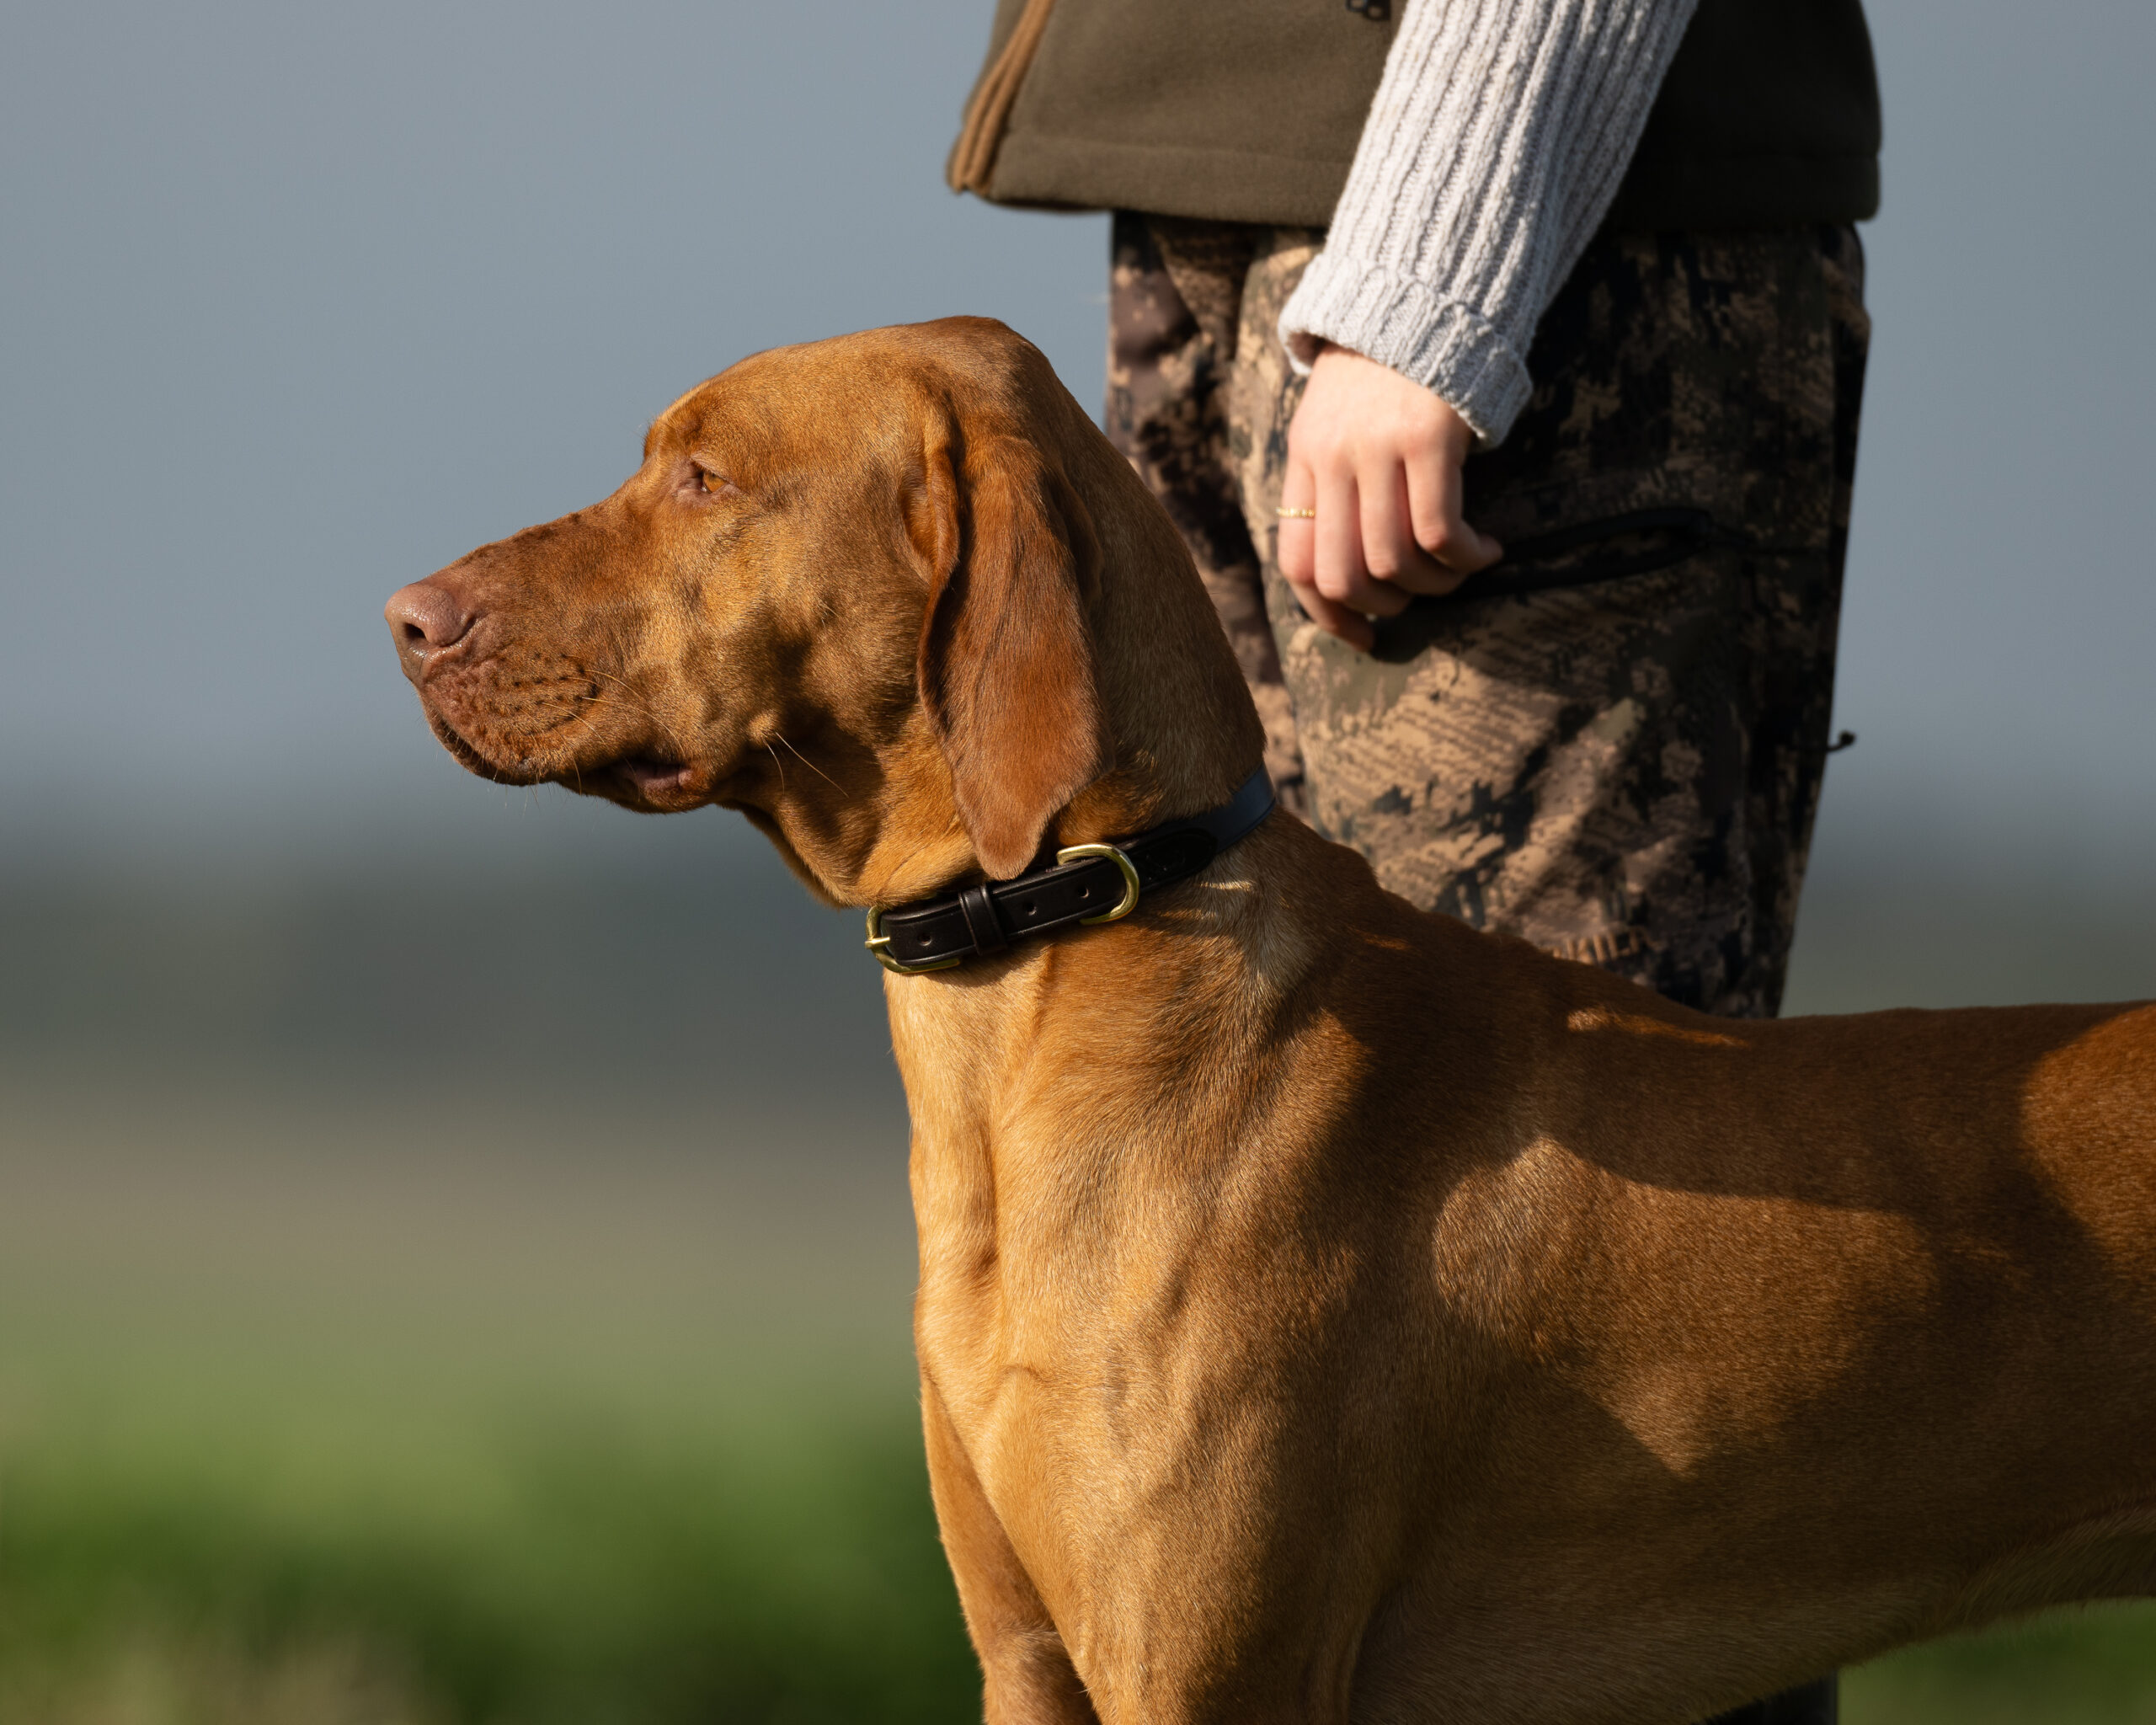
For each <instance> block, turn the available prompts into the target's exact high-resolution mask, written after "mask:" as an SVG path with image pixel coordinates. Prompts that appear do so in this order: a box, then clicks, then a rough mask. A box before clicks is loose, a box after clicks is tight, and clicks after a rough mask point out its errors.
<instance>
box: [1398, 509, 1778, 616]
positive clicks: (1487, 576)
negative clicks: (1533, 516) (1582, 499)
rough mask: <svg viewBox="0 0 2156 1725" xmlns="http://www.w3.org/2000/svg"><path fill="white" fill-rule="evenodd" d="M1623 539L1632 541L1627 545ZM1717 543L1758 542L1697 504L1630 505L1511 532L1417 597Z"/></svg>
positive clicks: (1484, 589) (1448, 596) (1584, 572)
mask: <svg viewBox="0 0 2156 1725" xmlns="http://www.w3.org/2000/svg"><path fill="white" fill-rule="evenodd" d="M1628 540H1629V541H1632V542H1633V543H1631V544H1630V545H1629V546H1628V545H1627V544H1626V543H1625V542H1626V541H1628ZM1603 547H1609V549H1607V550H1606V551H1605V552H1604V554H1603V555H1601V556H1598V557H1587V558H1578V557H1576V553H1580V552H1582V551H1588V550H1596V549H1601V548H1603ZM1722 549H1726V550H1732V551H1758V550H1759V549H1761V547H1760V546H1759V545H1758V542H1756V541H1754V540H1753V537H1752V536H1751V535H1750V534H1748V533H1740V532H1739V531H1737V529H1736V528H1734V527H1726V526H1723V525H1722V524H1721V522H1720V521H1716V519H1715V518H1714V517H1713V516H1712V515H1709V514H1708V513H1707V511H1706V510H1703V509H1684V508H1671V509H1638V510H1632V511H1631V512H1630V514H1628V515H1609V516H1605V517H1604V519H1602V520H1601V521H1582V522H1580V523H1579V524H1578V525H1577V526H1571V527H1560V528H1558V529H1557V530H1556V531H1555V532H1550V533H1538V534H1536V535H1535V536H1534V537H1533V538H1531V539H1521V540H1518V541H1517V542H1514V543H1513V544H1511V545H1508V546H1507V547H1505V554H1504V556H1503V557H1502V558H1500V559H1498V561H1497V562H1496V563H1492V565H1491V566H1490V567H1489V568H1488V569H1484V570H1482V571H1481V572H1480V573H1479V574H1475V575H1472V576H1470V577H1469V578H1468V579H1466V580H1465V581H1462V582H1461V583H1460V585H1458V586H1457V587H1455V588H1454V589H1453V590H1452V591H1451V592H1449V593H1440V594H1433V595H1427V596H1426V597H1424V598H1423V599H1421V600H1418V601H1417V603H1419V604H1437V605H1443V604H1446V603H1449V602H1452V601H1459V600H1462V599H1495V598H1498V597H1500V596H1502V595H1507V594H1513V593H1546V592H1549V591H1550V590H1553V589H1555V588H1559V587H1588V586H1592V585H1594V584H1595V583H1596V582H1598V581H1621V580H1623V579H1625V577H1626V576H1627V575H1644V574H1651V573H1652V572H1653V571H1654V570H1656V569H1668V567H1669V566H1670V565H1671V564H1672V563H1682V562H1684V559H1685V558H1688V557H1695V556H1697V555H1698V554H1699V553H1700V552H1702V551H1709V550H1722Z"/></svg>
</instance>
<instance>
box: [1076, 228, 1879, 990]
mask: <svg viewBox="0 0 2156 1725" xmlns="http://www.w3.org/2000/svg"><path fill="white" fill-rule="evenodd" d="M1323 238H1324V236H1323V234H1322V233H1321V232H1315V231H1312V230H1310V229H1275V228H1265V227H1248V226H1244V225H1241V224H1236V223H1228V222H1194V221H1184V220H1172V219H1168V218H1164V217H1157V216H1138V215H1133V214H1129V213H1124V214H1119V215H1118V216H1117V217H1116V220H1115V227H1114V261H1113V280H1112V294H1111V308H1112V309H1111V314H1110V337H1109V371H1108V377H1109V396H1108V416H1107V419H1108V431H1109V435H1111V436H1112V437H1113V439H1114V440H1115V441H1116V442H1117V445H1118V447H1119V448H1121V449H1122V450H1123V452H1124V454H1125V455H1127V456H1128V457H1129V458H1130V460H1131V462H1133V464H1134V466H1135V467H1137V469H1138V471H1139V473H1140V474H1141V475H1142V476H1143V477H1144V478H1145V480H1146V481H1147V483H1149V484H1150V486H1151V487H1152V489H1153V490H1154V492H1155V494H1156V495H1158V496H1159V497H1160V499H1161V501H1162V502H1163V503H1164V504H1165V505H1166V506H1167V508H1168V510H1169V512H1170V514H1171V515H1173V516H1174V518H1175V520H1176V522H1177V525H1178V526H1180V527H1181V528H1182V531H1183V535H1184V537H1185V538H1186V539H1187V541H1188V542H1189V544H1190V547H1191V551H1192V553H1193V556H1194V557H1195V558H1196V559H1197V562H1198V570H1199V573H1200V574H1202V575H1203V577H1204V579H1205V583H1206V585H1207V587H1208V589H1209V590H1210V591H1211V593H1212V595H1213V598H1214V604H1215V605H1216V606H1217V607H1218V609H1219V613H1220V619H1221V622H1222V623H1223V624H1224V625H1225V628H1226V629H1227V632H1228V635H1229V638H1230V640H1231V641H1232V642H1233V643H1234V645H1235V652H1236V655H1237V657H1238V658H1239V660H1241V664H1242V667H1243V671H1244V674H1245V676H1246V677H1247V679H1248V680H1249V682H1250V686H1251V692H1252V693H1253V695H1254V696H1255V697H1256V698H1257V704H1258V709H1259V712H1260V713H1261V714H1262V717H1263V718H1264V720H1265V724H1266V734H1267V765H1268V766H1270V767H1271V768H1272V771H1273V778H1274V781H1275V782H1276V783H1277V784H1278V786H1279V788H1280V791H1281V795H1282V800H1283V802H1284V803H1285V804H1287V805H1288V806H1289V808H1291V809H1294V810H1295V811H1296V812H1297V813H1299V814H1302V815H1303V816H1304V817H1305V819H1307V820H1310V822H1311V823H1312V824H1313V825H1315V826H1316V828H1317V829H1318V830H1320V831H1321V832H1323V833H1325V834H1326V836H1329V837H1331V838H1335V839H1338V840H1340V841H1342V842H1344V843H1347V844H1349V845H1353V846H1355V847H1356V848H1357V849H1358V850H1360V851H1361V852H1363V853H1364V855H1365V856H1367V857H1369V859H1370V862H1371V864H1372V865H1373V867H1374V868H1375V869H1376V871H1377V874H1378V878H1379V879H1380V881H1382V882H1383V883H1384V884H1385V885H1386V886H1387V887H1389V888H1390V889H1392V890H1393V891H1395V892H1397V893H1400V894H1401V895H1403V896H1405V897H1406V898H1407V899H1409V900H1412V901H1413V902H1415V903H1416V904H1418V905H1422V906H1424V907H1425V908H1427V909H1430V910H1435V911H1445V912H1448V913H1449V914H1451V915H1454V916H1460V917H1463V918H1465V920H1466V921H1469V922H1471V923H1473V924H1475V925H1476V926H1478V927H1488V928H1492V929H1497V930H1501V931H1503V932H1509V933H1513V934H1517V935H1519V936H1522V937H1524V938H1526V939H1528V940H1530V941H1532V942H1534V943H1535V944H1537V945H1538V946H1541V947H1543V948H1547V949H1549V950H1550V951H1553V952H1556V953H1561V954H1562V955H1564V956H1566V957H1569V958H1573V959H1581V960H1583V961H1585V962H1588V963H1593V964H1600V965H1603V966H1604V967H1606V968H1607V969H1611V970H1614V971H1617V972H1619V973H1620V974H1623V975H1629V976H1631V977H1633V978H1635V979H1636V980H1638V981H1640V982H1642V983H1645V984H1646V985H1649V986H1651V987H1652V988H1655V989H1657V990H1658V991H1661V992H1662V993H1663V994H1665V995H1668V996H1670V997H1672V998H1673V999H1676V1000H1679V1001H1685V1002H1687V1003H1688V1004H1689V1005H1692V1006H1695V1007H1702V1008H1705V1009H1706V1010H1708V1011H1711V1012H1723V1013H1728V1014H1735V1015H1741V1016H1771V1015H1772V1014H1773V1013H1774V1011H1775V1009H1776V1007H1777V1006H1778V1005H1779V1003H1780V998H1781V992H1782V984H1783V979H1784V976H1785V973H1786V970H1787V966H1788V959H1789V948H1790V937H1791V936H1792V934H1793V932H1794V929H1795V923H1796V901H1797V892H1798V889H1799V886H1800V885H1801V881H1802V879H1803V873H1804V862H1805V855H1806V849H1807V847H1808V846H1809V844H1810V841H1811V834H1812V815H1813V813H1814V810H1815V809H1816V808H1817V802H1818V796H1819V787H1820V781H1821V778H1822V774H1823V772H1824V768H1825V763H1826V756H1827V750H1828V742H1827V727H1828V717H1829V708H1830V704H1831V699H1832V695H1833V671H1834V640H1835V629H1836V624H1837V621H1838V612H1839V609H1840V599H1841V579H1842V557H1843V549H1844V544H1845V542H1846V539H1847V534H1848V526H1849V495H1850V487H1851V482H1852V479H1853V478H1854V472H1855V464H1856V427H1857V413H1858V406H1859V402H1860V397H1861V393H1862V388H1863V378H1864V362H1865V350H1866V346H1867V342H1868V338H1869V323H1868V321H1867V319H1866V318H1865V312H1864V307H1863V299H1862V293H1863V254H1862V252H1861V250H1860V248H1859V245H1858V243H1857V238H1856V235H1855V232H1854V230H1853V229H1849V228H1846V227H1832V228H1824V229H1791V230H1772V231H1760V232H1732V233H1726V234H1703V233H1662V234H1618V235H1606V236H1604V237H1602V238H1598V240H1596V242H1595V243H1593V245H1592V246H1591V247H1590V248H1589V249H1588V253H1587V254H1586V255H1585V256H1584V257H1583V258H1582V259H1581V260H1580V263H1579V264H1578V266H1577V268H1576V269H1575V270H1573V272H1572V275H1571V277H1570V278H1569V279H1568V280H1567V281H1566V285H1565V286H1564V288H1563V289H1562V291H1561V292H1560V293H1559V295H1558V296H1557V298H1556V301H1555V302H1553V303H1552V304H1551V305H1550V308H1549V310H1548V312H1546V313H1545V316H1544V318H1543V319H1542V323H1541V325H1540V328H1539V329H1538V331H1537V333H1536V336H1535V340H1534V349H1533V350H1532V352H1531V353H1530V354H1529V360H1528V365H1529V371H1530V373H1531V375H1532V376H1533V377H1534V379H1535V380H1536V387H1535V392H1534V398H1533V400H1532V402H1531V403H1529V406H1528V408H1527V409H1526V411H1525V412H1524V414H1522V415H1521V417H1520V419H1519V420H1518V423H1517V424H1516V425H1514V427H1513V430H1512V432H1511V434H1510V435H1509V436H1508V438H1507V440H1506V441H1505V442H1504V443H1503V444H1502V445H1501V446H1499V447H1497V449H1495V450H1492V451H1486V452H1483V453H1480V454H1477V455H1475V456H1472V457H1470V458H1469V461H1468V462H1467V466H1466V470H1465V485H1466V491H1467V503H1468V507H1467V515H1468V518H1469V519H1470V521H1473V522H1474V523H1475V525H1476V526H1478V527H1480V528H1482V529H1483V530H1485V531H1488V532H1491V533H1493V534H1495V535H1496V536H1497V537H1498V538H1499V539H1500V540H1502V541H1504V542H1506V543H1507V544H1508V547H1515V548H1517V549H1522V550H1524V549H1525V548H1526V547H1529V546H1532V545H1534V544H1535V543H1537V542H1540V543H1542V544H1544V545H1551V546H1558V547H1562V546H1563V545H1564V543H1565V542H1566V538H1567V531H1566V530H1572V529H1587V528H1589V527H1590V526H1593V524H1609V523H1626V522H1630V523H1631V524H1633V528H1634V531H1635V532H1646V534H1647V537H1648V538H1650V539H1652V538H1653V537H1654V535H1655V534H1656V533H1667V532H1668V531H1672V530H1670V529H1669V527H1668V520H1671V519H1681V520H1682V521H1685V522H1689V523H1691V524H1694V531H1693V537H1692V538H1691V539H1690V540H1689V541H1687V542H1686V543H1685V544H1684V545H1681V546H1679V547H1678V551H1679V552H1681V553H1684V554H1681V555H1673V554H1668V553H1665V554H1664V555H1662V556H1661V557H1660V558H1657V557H1656V556H1654V555H1653V554H1652V547H1649V551H1648V553H1647V554H1638V553H1639V544H1638V542H1636V541H1635V540H1626V541H1624V542H1616V541H1613V542H1611V543H1612V545H1613V546H1614V547H1615V548H1616V550H1618V551H1620V552H1623V553H1625V554H1626V555H1628V556H1629V557H1630V562H1628V563H1619V564H1615V565H1612V564H1611V563H1609V561H1608V556H1609V547H1604V549H1603V550H1602V551H1599V552H1598V551H1597V550H1596V549H1594V548H1593V547H1588V548H1582V549H1579V550H1577V551H1574V552H1572V553H1566V554H1569V555H1571V556H1572V558H1573V561H1574V562H1575V563H1577V564H1578V565H1579V567H1578V569H1576V570H1575V573H1578V574H1588V575H1606V574H1608V572H1609V569H1611V568H1612V567H1615V568H1620V569H1622V568H1629V567H1632V566H1633V565H1634V564H1635V563H1636V564H1639V565H1641V566H1642V567H1641V570H1640V572H1638V573H1634V574H1625V575H1622V576H1621V577H1620V578H1616V579H1593V580H1590V581H1589V582H1588V583H1587V584H1585V585H1550V586H1545V587H1543V588H1541V589H1540V590H1534V591H1520V592H1512V593H1508V592H1504V591H1492V592H1488V593H1486V595H1485V596H1481V597H1469V596H1460V597H1452V598H1447V599H1442V600H1418V601H1416V602H1415V604H1413V605H1412V606H1410V608H1409V609H1408V610H1407V611H1406V612H1405V613H1404V614H1403V615H1401V617H1397V618H1395V619H1393V620H1391V621H1390V622H1383V623H1380V625H1379V630H1378V643H1377V646H1376V649H1375V650H1374V652H1373V653H1370V654H1362V653H1358V652H1357V651H1356V650H1355V649H1353V648H1351V647H1349V646H1348V644H1346V643H1344V642H1342V641H1340V640H1338V639H1337V638H1334V637H1332V636H1331V635H1328V634H1326V633H1324V632H1323V631H1321V630H1320V629H1319V628H1316V627H1315V625H1314V624H1312V623H1311V622H1310V621H1309V620H1308V619H1307V618H1305V617H1304V615H1303V614H1302V611H1300V609H1299V607H1298V606H1297V605H1296V603H1295V601H1294V595H1293V593H1292V591H1291V590H1289V587H1288V585H1287V584H1286V582H1285V581H1284V580H1283V579H1282V578H1281V575H1280V573H1279V569H1278V565H1277V563H1276V561H1275V558H1274V554H1273V553H1274V541H1275V534H1276V521H1277V518H1276V516H1275V515H1274V513H1273V510H1274V508H1275V506H1276V505H1278V502H1279V499H1280V488H1281V482H1282V478H1283V470H1284V467H1285V462H1286V454H1287V430H1288V422H1289V418H1290V417H1291V416H1292V415H1293V414H1294V409H1295V404H1296V402H1297V401H1298V400H1299V398H1300V394H1301V383H1300V382H1299V379H1297V378H1296V377H1294V375H1293V373H1292V372H1291V371H1289V366H1288V363H1287V359H1286V355H1284V354H1283V352H1282V351H1281V349H1280V344H1279V342H1278V339H1277V338H1276V336H1275V334H1274V328H1275V325H1276V324H1277V323H1278V318H1279V313H1280V309H1281V307H1282V305H1283V303H1284V302H1285V301H1286V299H1287V297H1288V296H1289V293H1290V292H1291V291H1293V290H1294V286H1295V283H1296V282H1297V280H1299V278H1300V276H1301V274H1302V271H1303V270H1304V268H1305V266H1306V265H1307V264H1309V262H1310V259H1311V258H1312V257H1313V256H1314V255H1315V253H1316V251H1317V249H1318V247H1319V246H1320V244H1321V243H1322V241H1323ZM1641 521H1648V522H1657V521H1659V522H1661V523H1662V525H1661V526H1655V527H1652V528H1651V529H1649V528H1641V527H1639V526H1638V523H1640V522H1641ZM1700 523H1705V526H1704V527H1703V528H1701V527H1699V526H1697V524H1700ZM1570 537H1590V538H1591V537H1593V534H1592V533H1586V534H1583V535H1572V536H1570ZM1598 556H1601V557H1603V558H1604V561H1603V562H1602V563H1599V564H1598V563H1595V561H1594V559H1595V558H1597V557H1598ZM1562 561H1563V558H1562V555H1561V557H1560V562H1559V564H1558V565H1557V566H1556V574H1559V575H1561V574H1563V568H1562ZM1502 575H1503V571H1502V569H1500V570H1499V571H1497V572H1493V574H1492V576H1488V577H1477V578H1476V581H1475V582H1473V583H1470V587H1469V591H1470V593H1471V592H1473V591H1475V590H1477V589H1480V588H1485V587H1488V586H1492V585H1495V584H1496V583H1497V581H1498V580H1501V579H1502Z"/></svg>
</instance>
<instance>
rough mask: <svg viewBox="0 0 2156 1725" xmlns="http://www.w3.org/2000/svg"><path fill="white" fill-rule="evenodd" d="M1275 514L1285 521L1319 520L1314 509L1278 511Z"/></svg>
mask: <svg viewBox="0 0 2156 1725" xmlns="http://www.w3.org/2000/svg"><path fill="white" fill-rule="evenodd" d="M1273 514H1275V515H1278V516H1279V517H1280V519H1281V520H1282V521H1315V520H1316V519H1317V511H1316V510H1314V509H1276V510H1273Z"/></svg>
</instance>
